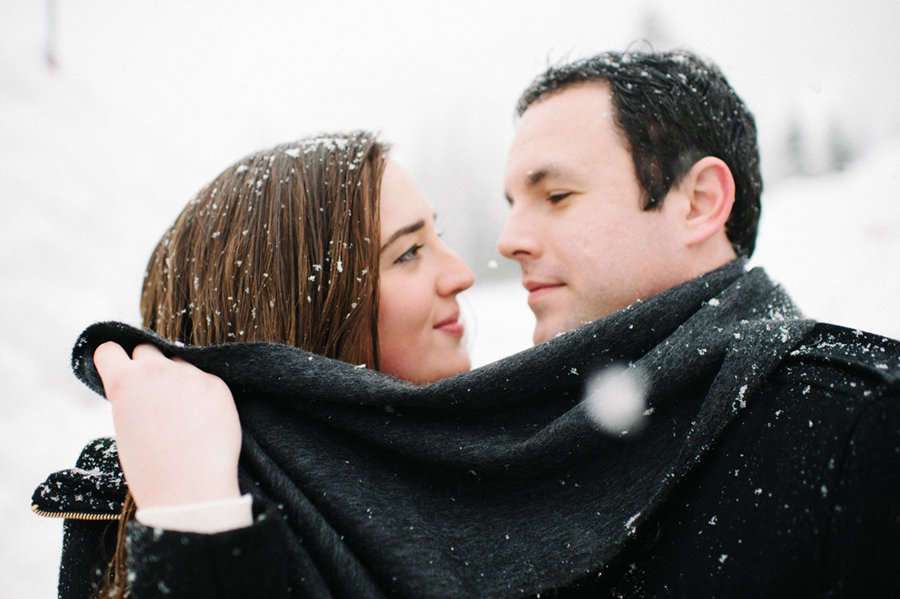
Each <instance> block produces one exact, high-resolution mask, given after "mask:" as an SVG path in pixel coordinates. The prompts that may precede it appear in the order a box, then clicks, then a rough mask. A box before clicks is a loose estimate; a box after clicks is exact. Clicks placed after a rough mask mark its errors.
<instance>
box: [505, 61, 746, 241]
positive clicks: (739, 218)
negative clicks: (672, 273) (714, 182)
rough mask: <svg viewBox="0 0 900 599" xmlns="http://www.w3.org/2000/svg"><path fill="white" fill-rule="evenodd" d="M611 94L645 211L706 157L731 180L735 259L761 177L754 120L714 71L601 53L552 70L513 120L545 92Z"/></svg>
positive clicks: (729, 229) (728, 227)
mask: <svg viewBox="0 0 900 599" xmlns="http://www.w3.org/2000/svg"><path fill="white" fill-rule="evenodd" d="M585 81H601V82H605V83H607V84H609V86H610V87H611V88H612V102H613V106H614V107H615V111H616V112H615V116H614V122H615V123H616V125H617V126H618V128H619V129H620V133H621V134H622V135H623V138H624V140H626V141H627V145H628V146H630V149H631V156H632V159H633V161H634V169H635V173H636V175H637V179H638V182H639V183H640V184H641V187H643V189H644V199H643V202H644V210H652V209H656V208H659V207H660V206H661V204H662V200H663V198H664V197H665V196H666V194H667V193H668V192H669V190H670V189H671V188H672V186H673V185H677V184H678V183H679V182H680V181H681V178H682V177H683V176H684V175H685V174H687V172H688V171H689V170H690V169H691V167H692V166H694V164H695V163H696V162H697V161H698V160H700V159H701V158H703V157H705V156H715V157H717V158H719V159H721V160H722V161H723V162H725V164H727V165H728V168H729V169H731V173H732V175H733V176H734V183H735V201H734V207H733V208H732V210H731V216H730V217H729V218H728V222H727V223H726V224H725V231H726V233H727V235H728V239H729V240H730V241H731V245H732V246H733V247H734V250H735V252H736V253H737V254H738V256H747V257H749V256H750V255H751V254H752V253H753V248H754V246H755V244H756V231H757V227H758V224H759V213H760V202H759V197H760V194H761V193H762V177H761V176H760V171H759V150H758V148H757V145H756V125H755V123H754V121H753V115H752V114H750V111H749V110H747V107H746V106H745V105H744V102H743V101H742V100H741V99H740V98H739V97H738V95H737V94H736V93H735V92H734V90H733V89H732V88H731V86H730V85H729V84H728V81H726V80H725V76H724V75H722V72H721V71H720V70H719V68H718V67H717V66H715V65H714V64H712V63H710V62H706V61H703V60H701V59H700V58H698V57H696V56H694V55H693V54H690V53H688V52H660V53H645V52H627V53H621V52H606V53H603V54H600V55H598V56H594V57H592V58H586V59H582V60H578V61H576V62H572V63H570V64H566V65H562V66H558V67H551V68H550V69H548V70H547V71H546V72H545V73H544V74H542V75H540V76H539V77H538V78H537V79H535V80H534V82H533V83H532V84H531V86H530V87H529V88H528V89H527V90H525V92H524V93H523V94H522V97H521V98H520V99H519V103H518V106H517V107H516V108H517V111H518V114H519V116H521V115H522V113H524V112H525V110H526V109H527V108H528V107H529V106H531V104H532V103H534V102H536V101H538V100H540V99H542V98H543V97H545V96H547V95H548V94H552V93H554V92H558V91H561V90H563V89H565V88H566V87H568V86H570V85H573V84H577V83H581V82H585Z"/></svg>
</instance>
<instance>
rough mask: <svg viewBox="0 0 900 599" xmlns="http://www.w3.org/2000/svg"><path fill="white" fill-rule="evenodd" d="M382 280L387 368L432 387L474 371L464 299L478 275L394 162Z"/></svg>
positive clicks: (384, 201)
mask: <svg viewBox="0 0 900 599" xmlns="http://www.w3.org/2000/svg"><path fill="white" fill-rule="evenodd" d="M379 277H380V281H381V282H380V288H379V305H378V344H379V349H380V352H381V355H380V366H381V371H382V372H385V373H387V374H390V375H393V376H395V377H397V378H400V379H404V380H407V381H412V382H413V383H416V384H419V385H424V384H426V383H431V382H434V381H437V380H440V379H442V378H445V377H448V376H452V375H454V374H459V373H460V372H465V371H466V370H468V369H469V368H470V366H471V363H470V361H469V354H468V352H467V351H466V348H465V346H464V345H463V343H462V336H463V324H462V322H461V321H460V320H459V306H458V305H457V303H456V295H457V294H458V293H459V292H461V291H464V290H466V289H468V288H469V287H471V286H472V283H473V282H474V280H475V277H474V275H473V274H472V271H471V270H469V267H468V266H466V264H465V262H463V261H462V260H461V259H460V257H459V256H457V255H456V254H455V253H453V251H452V250H451V249H450V248H449V247H447V246H446V245H445V244H444V242H443V241H441V239H440V237H438V234H437V231H436V230H435V228H434V210H432V208H431V204H429V203H428V200H427V199H426V198H425V195H424V194H423V193H422V191H421V190H420V189H419V188H418V186H417V185H416V183H415V181H413V179H412V177H411V176H410V175H409V173H407V172H406V171H405V170H404V169H403V168H402V167H400V166H399V165H398V164H397V163H396V162H394V161H393V160H390V159H388V161H387V165H386V167H385V172H384V177H383V178H382V180H381V261H380V272H379Z"/></svg>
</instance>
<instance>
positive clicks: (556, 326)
mask: <svg viewBox="0 0 900 599" xmlns="http://www.w3.org/2000/svg"><path fill="white" fill-rule="evenodd" d="M568 330H569V328H567V327H565V326H563V325H561V324H560V323H551V322H541V321H538V323H537V324H536V325H535V327H534V336H533V337H532V341H534V344H535V345H540V344H541V343H543V342H545V341H550V340H551V339H553V338H554V337H556V336H557V335H560V334H562V333H565V332H566V331H568Z"/></svg>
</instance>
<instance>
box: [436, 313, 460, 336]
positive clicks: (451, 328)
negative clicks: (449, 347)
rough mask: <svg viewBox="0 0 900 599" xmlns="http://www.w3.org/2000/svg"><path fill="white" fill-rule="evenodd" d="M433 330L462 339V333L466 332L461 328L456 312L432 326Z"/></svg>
mask: <svg viewBox="0 0 900 599" xmlns="http://www.w3.org/2000/svg"><path fill="white" fill-rule="evenodd" d="M434 328H435V330H436V331H440V332H442V333H446V334H448V335H452V336H453V337H462V336H463V333H464V332H465V330H466V328H465V326H463V323H461V322H459V313H458V312H457V313H456V314H454V315H453V316H450V317H449V318H445V319H444V320H442V321H440V322H439V323H437V324H436V325H434Z"/></svg>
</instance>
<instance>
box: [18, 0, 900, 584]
mask: <svg viewBox="0 0 900 599" xmlns="http://www.w3.org/2000/svg"><path fill="white" fill-rule="evenodd" d="M51 17H53V18H51ZM898 23H900V3H897V2H896V1H895V0H860V1H859V2H855V3H853V5H852V7H850V5H849V4H848V3H846V2H838V1H830V0H792V1H791V2H784V1H783V0H757V1H756V2H753V3H748V2H728V1H722V0H679V1H678V2H674V1H673V2H665V1H662V0H659V1H651V0H646V1H643V2H625V1H622V0H619V1H618V2H612V1H605V0H603V1H601V0H593V1H588V0H582V1H575V0H572V1H553V2H550V1H549V0H548V1H546V2H538V1H534V0H508V1H494V2H490V1H485V0H477V1H476V0H453V1H444V0H435V1H431V2H417V1H413V0H409V1H400V0H393V1H379V2H370V1H359V2H350V1H347V0H336V1H331V2H309V1H300V0H294V1H291V0H254V1H253V2H250V1H249V0H247V1H243V2H239V1H230V0H217V1H212V0H156V1H154V2H147V1H143V2H142V1H139V0H31V1H25V0H0V462H2V464H3V465H4V472H3V476H2V478H0V597H16V598H19V597H26V598H27V597H35V598H49V597H54V596H55V590H54V589H55V585H56V568H57V559H58V554H59V548H60V531H61V523H60V522H59V521H55V520H46V519H41V518H38V517H36V516H33V515H32V514H31V512H30V510H29V503H30V496H31V492H32V490H33V489H34V487H35V486H36V485H37V484H39V483H40V482H41V481H42V480H43V479H44V477H45V476H46V474H48V473H49V472H51V471H53V470H57V469H62V468H65V467H69V466H71V465H72V464H73V463H74V460H75V458H76V457H77V455H78V452H79V450H80V448H81V447H82V445H84V443H85V442H87V441H88V440H90V439H91V438H94V437H96V436H100V435H107V434H110V433H111V426H110V422H109V414H108V410H107V408H106V405H105V402H103V401H101V400H100V399H98V398H97V397H95V396H93V395H92V394H90V393H89V392H88V391H87V390H86V388H84V387H82V386H81V385H80V383H78V382H77V381H76V380H75V378H74V377H73V376H72V375H71V374H70V371H69V365H68V355H69V351H70V348H71V346H72V344H73V342H74V340H75V338H76V336H77V335H78V333H79V332H80V331H81V330H82V329H83V328H84V327H85V326H87V325H88V324H90V323H92V322H94V321H97V320H106V319H117V320H124V321H127V322H132V323H136V322H137V321H138V315H137V307H138V299H139V289H140V284H141V277H142V274H143V269H144V266H145V262H146V260H147V258H148V257H149V254H150V251H151V249H152V248H153V246H154V245H155V243H156V241H157V239H158V238H159V236H160V235H161V234H162V232H163V231H164V229H165V228H166V227H167V226H168V225H169V224H170V223H171V222H172V221H173V220H174V218H175V216H176V215H177V214H178V212H179V211H180V210H181V208H182V206H183V205H184V204H185V203H186V202H187V200H188V199H189V198H190V196H191V195H192V194H193V193H194V192H196V191H197V190H198V189H199V188H200V187H201V186H202V185H203V184H204V183H206V182H207V181H209V180H210V179H212V178H213V177H214V176H215V175H216V174H218V172H219V171H221V170H222V169H223V168H224V167H225V166H227V165H228V164H230V163H231V162H233V161H234V160H236V159H238V158H240V157H241V156H243V155H244V154H246V153H248V152H250V151H253V150H256V149H259V148H262V147H266V146H270V145H274V144H276V143H279V142H283V141H287V140H290V139H293V138H296V137H299V136H302V135H306V134H310V133H315V132H319V131H322V130H333V129H342V130H346V129H351V128H367V129H372V130H377V131H381V132H382V133H383V136H384V137H385V138H386V139H389V140H391V141H393V142H394V143H395V156H396V157H397V158H398V159H399V160H400V161H401V162H403V163H404V164H406V166H407V167H408V168H409V169H410V170H411V171H412V173H413V175H414V176H416V178H417V179H418V180H419V181H420V183H421V185H422V187H423V189H424V190H425V192H426V194H427V195H429V196H430V197H431V199H432V201H433V203H434V204H435V206H436V209H437V211H438V213H439V214H440V215H441V223H442V226H443V228H444V230H445V233H446V239H447V240H448V241H449V242H450V244H451V245H453V246H454V247H455V248H456V249H457V250H458V251H459V252H460V253H461V254H462V255H463V256H464V257H465V258H466V259H467V261H469V263H470V264H471V265H472V267H473V269H474V270H475V271H476V274H478V275H479V281H478V283H476V287H475V288H473V289H472V290H471V291H470V292H467V293H466V294H465V296H467V300H466V301H465V309H466V315H467V319H468V321H469V323H470V325H472V326H470V329H474V331H475V333H474V335H473V338H472V340H471V342H472V352H473V357H474V361H475V362H476V363H477V364H484V363H486V362H489V361H491V360H493V359H496V358H498V357H501V356H503V355H506V354H509V353H512V352H514V351H517V350H519V349H523V348H525V347H527V346H528V345H529V344H530V338H531V328H532V323H533V319H532V318H531V316H530V313H529V311H528V310H527V307H526V304H525V293H524V291H523V290H521V288H520V287H519V285H518V282H517V280H516V279H517V271H516V268H515V267H514V265H508V264H506V261H504V260H503V259H502V258H500V257H499V256H498V255H497V253H496V250H495V249H494V247H493V245H494V243H495V240H496V238H497V236H498V235H499V232H500V229H501V228H502V224H503V218H504V215H505V213H506V206H505V202H504V201H503V200H502V187H501V179H500V173H501V172H502V167H503V163H504V160H505V153H506V149H507V146H508V144H509V142H510V140H511V137H512V133H513V127H514V121H513V106H514V104H515V101H516V99H517V97H518V94H519V93H520V92H521V90H522V89H523V88H524V87H525V86H526V85H527V84H528V83H529V81H530V80H531V78H532V77H533V76H534V75H536V74H537V73H538V72H539V71H541V70H542V69H543V68H544V67H545V66H546V65H547V64H548V62H549V63H552V62H557V61H559V60H561V59H563V58H566V57H570V58H571V57H579V56H584V55H588V54H591V53H594V52H598V51H602V50H606V49H615V50H622V49H626V48H628V47H632V48H647V47H648V46H647V42H649V43H651V44H652V45H653V47H655V48H657V49H666V48H669V47H673V46H679V47H686V48H688V49H692V50H694V51H696V52H698V53H700V54H702V55H705V56H708V57H711V58H713V59H714V60H716V62H718V63H719V64H720V66H721V67H722V68H723V70H724V71H725V73H726V74H727V75H728V77H729V80H730V81H731V83H732V84H733V85H734V87H735V88H736V89H737V90H738V92H739V93H740V94H741V95H742V96H743V97H744V99H745V100H746V101H747V103H748V104H749V105H750V107H751V109H752V110H753V111H754V113H755V114H756V116H757V123H758V126H759V129H760V142H761V146H762V155H763V169H764V175H765V179H766V191H765V194H764V196H763V202H764V212H763V220H762V227H761V232H760V237H759V242H758V245H757V248H758V249H757V254H756V257H755V259H754V263H756V264H760V265H765V267H766V268H767V269H768V271H769V273H770V274H771V275H772V276H774V277H775V278H776V279H778V280H780V281H782V282H783V283H784V284H785V285H786V286H787V287H788V289H789V290H790V291H791V292H792V294H793V295H794V297H795V299H797V301H798V302H799V303H800V304H801V306H803V307H804V308H805V310H806V311H807V313H808V314H809V315H810V316H813V317H816V318H819V319H822V320H829V321H834V322H838V323H841V324H846V325H850V326H854V327H859V328H863V329H866V330H871V331H876V332H880V333H883V334H886V335H889V336H892V337H895V338H896V337H900V315H898V311H897V309H896V304H897V298H898V297H900V193H898V191H897V188H898V185H900V104H898V103H897V101H896V98H897V97H898V96H900V75H898V72H900V71H898V69H897V67H896V64H897V59H898V58H900V37H898V36H897V35H896V34H895V31H894V29H895V27H896V25H897V24H898ZM641 40H647V41H641ZM48 54H50V55H51V56H52V58H53V60H54V63H55V66H53V65H50V64H48ZM495 260H496V261H497V262H499V263H500V267H499V268H496V269H493V268H490V267H489V264H490V263H491V262H492V261H495Z"/></svg>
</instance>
